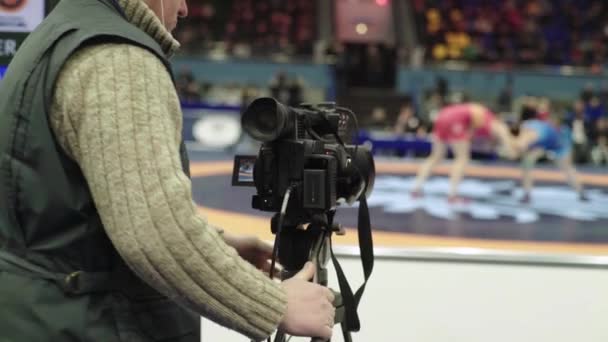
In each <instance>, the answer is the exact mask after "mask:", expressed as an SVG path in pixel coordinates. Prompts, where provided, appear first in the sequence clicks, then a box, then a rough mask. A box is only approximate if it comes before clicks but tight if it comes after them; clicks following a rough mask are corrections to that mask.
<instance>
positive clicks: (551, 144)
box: [523, 120, 571, 159]
mask: <svg viewBox="0 0 608 342" xmlns="http://www.w3.org/2000/svg"><path fill="white" fill-rule="evenodd" d="M523 128H525V129H529V130H532V131H534V132H536V134H537V135H538V138H537V140H536V141H535V142H534V143H533V144H532V145H530V147H529V149H530V150H532V149H535V148H541V149H543V150H545V151H550V152H552V153H554V154H555V156H556V157H557V158H558V159H562V158H563V157H565V156H567V155H568V153H569V152H570V147H571V144H570V142H569V137H568V134H567V132H564V131H562V130H560V129H558V128H556V127H555V126H553V125H551V124H550V123H548V122H545V121H541V120H528V121H525V122H524V124H523ZM563 129H566V128H563Z"/></svg>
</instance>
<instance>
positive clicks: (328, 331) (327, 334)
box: [319, 325, 334, 340]
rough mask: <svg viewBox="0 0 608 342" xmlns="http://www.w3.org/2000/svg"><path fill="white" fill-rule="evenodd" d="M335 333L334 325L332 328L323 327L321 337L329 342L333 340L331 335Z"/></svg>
mask: <svg viewBox="0 0 608 342" xmlns="http://www.w3.org/2000/svg"><path fill="white" fill-rule="evenodd" d="M333 332H334V330H333V325H332V326H331V327H328V326H323V328H322V329H321V330H320V334H319V337H321V338H323V339H325V340H329V339H331V335H332V334H333Z"/></svg>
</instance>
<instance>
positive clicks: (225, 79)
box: [172, 57, 334, 90]
mask: <svg viewBox="0 0 608 342" xmlns="http://www.w3.org/2000/svg"><path fill="white" fill-rule="evenodd" d="M172 63H173V67H174V70H175V71H176V72H179V71H180V70H182V69H184V68H185V69H189V70H191V71H192V72H193V74H194V76H195V77H196V79H197V80H201V81H206V82H213V83H216V84H227V83H240V84H245V83H250V84H255V85H257V86H267V85H268V84H269V83H270V81H271V80H272V79H273V77H274V76H275V75H276V74H277V73H278V72H280V71H284V72H287V73H289V74H292V75H297V76H298V77H299V78H300V79H302V80H303V81H304V82H305V83H306V85H307V86H310V87H315V88H322V89H325V90H329V89H330V88H332V86H333V82H334V77H333V73H332V69H331V67H330V66H328V65H324V64H313V63H273V62H268V61H249V60H225V61H213V60H206V59H200V58H186V57H176V58H174V59H173V60H172Z"/></svg>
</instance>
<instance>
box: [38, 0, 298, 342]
mask: <svg viewBox="0 0 608 342" xmlns="http://www.w3.org/2000/svg"><path fill="white" fill-rule="evenodd" d="M119 2H120V5H121V6H122V7H123V9H124V10H125V13H126V14H127V17H128V18H129V20H130V21H131V23H132V24H134V25H136V26H138V27H139V28H140V29H142V30H143V31H145V32H147V33H148V34H149V35H150V36H152V37H153V38H154V39H155V40H157V41H158V42H159V43H160V45H161V46H162V48H163V49H164V51H165V52H166V53H167V55H171V54H172V53H173V52H174V51H175V50H176V49H177V48H178V47H179V44H178V43H177V42H176V41H175V40H174V39H173V38H172V36H171V35H170V33H169V32H168V31H167V30H165V28H164V27H163V26H162V24H161V23H160V21H159V19H158V18H157V17H156V16H155V14H154V13H153V12H152V11H151V10H150V9H149V8H148V7H147V5H146V4H145V3H144V2H143V0H120V1H119ZM50 119H51V125H52V128H53V130H54V132H55V135H56V136H57V139H58V141H59V143H60V145H61V146H62V147H63V148H64V149H65V151H66V152H67V153H68V155H70V156H71V157H72V158H73V159H74V160H76V161H77V162H78V164H79V165H80V167H81V168H82V171H83V173H84V175H85V177H86V179H87V182H88V184H89V186H90V189H91V192H92V194H93V198H94V201H95V204H96V206H97V209H98V211H99V214H100V216H101V219H102V221H103V225H104V227H105V230H106V232H107V234H108V236H109V237H110V239H111V240H112V242H113V244H114V246H116V249H117V250H118V252H119V253H120V254H121V256H122V257H123V258H124V259H125V261H126V262H127V263H128V265H129V266H130V267H131V268H132V269H133V270H134V271H135V272H136V273H137V274H138V275H139V276H140V277H141V278H142V279H144V280H145V281H146V282H148V283H150V284H151V285H153V286H154V287H155V288H157V289H158V290H159V291H161V292H162V293H164V294H165V295H167V296H169V297H170V298H172V299H174V300H175V301H177V302H179V303H181V304H182V305H184V306H186V307H188V308H190V309H193V310H195V311H196V312H198V313H200V314H201V315H203V316H205V317H208V318H210V319H212V320H214V321H216V322H219V323H220V324H222V325H224V326H227V327H229V328H232V329H234V330H237V331H239V332H241V333H243V334H245V335H247V336H249V337H250V338H253V339H256V340H261V339H264V338H265V337H267V336H268V335H270V333H272V331H274V330H275V329H276V327H277V325H278V323H279V321H280V319H281V317H282V315H283V313H284V311H285V310H286V296H285V293H284V290H283V289H282V287H281V286H280V285H279V284H277V283H275V282H273V281H271V280H270V279H268V278H267V277H266V276H264V275H263V274H262V273H261V272H259V271H258V270H256V269H255V268H254V267H253V266H251V265H250V264H249V263H247V262H246V261H244V260H243V259H241V258H240V257H239V256H238V254H237V253H236V251H235V250H234V249H233V248H231V247H229V246H228V245H226V243H225V242H224V240H223V239H222V237H221V235H220V234H219V233H218V232H217V231H216V230H215V229H213V228H212V227H211V226H210V225H209V224H208V223H207V221H206V219H205V218H203V217H200V216H199V215H198V214H197V210H196V206H195V204H194V203H193V200H192V194H191V182H190V180H189V179H188V178H187V177H186V175H185V174H184V173H183V172H182V170H181V164H180V158H179V144H180V140H181V128H182V113H181V110H180V103H179V99H178V97H177V94H176V91H175V88H174V86H173V84H172V81H171V78H170V75H169V74H168V73H167V71H166V69H165V67H164V66H163V64H162V63H161V61H160V60H159V59H158V58H156V57H155V56H154V55H153V54H151V53H150V52H148V51H147V50H144V49H142V48H140V47H136V46H133V45H128V44H103V45H95V46H91V47H87V48H84V49H82V50H80V51H78V52H77V53H76V54H75V55H74V56H72V57H71V58H70V59H69V60H68V62H67V64H66V65H65V66H64V68H63V69H62V71H61V73H60V75H59V79H58V81H57V84H56V89H55V95H54V99H53V105H52V108H51V113H50Z"/></svg>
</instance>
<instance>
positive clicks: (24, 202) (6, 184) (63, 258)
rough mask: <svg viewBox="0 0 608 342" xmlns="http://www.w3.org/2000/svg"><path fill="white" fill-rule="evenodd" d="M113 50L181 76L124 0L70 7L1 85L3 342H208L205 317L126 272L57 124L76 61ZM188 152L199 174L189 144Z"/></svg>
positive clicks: (67, 3) (75, 0)
mask: <svg viewBox="0 0 608 342" xmlns="http://www.w3.org/2000/svg"><path fill="white" fill-rule="evenodd" d="M106 42H122V43H126V44H133V45H137V46H140V47H143V48H146V49H148V50H149V51H150V52H152V53H154V54H155V55H156V56H157V57H158V58H159V59H160V60H161V61H162V62H163V63H164V64H165V66H166V67H167V71H168V72H169V73H171V69H170V65H169V62H168V61H167V59H166V57H165V55H164V54H163V52H162V50H161V48H160V46H159V44H158V43H157V42H156V41H155V40H154V39H152V38H151V37H150V36H149V35H147V34H146V33H145V32H143V31H142V30H140V29H139V28H137V27H135V26H134V25H132V24H130V23H129V22H128V21H127V20H126V18H125V17H124V13H122V10H121V9H120V7H118V5H117V4H116V3H115V0H62V1H61V2H59V4H58V6H57V7H56V8H55V9H54V10H53V12H52V13H51V14H50V15H49V16H48V17H47V18H46V19H45V20H44V21H43V23H42V24H41V25H40V26H39V27H38V28H37V29H36V30H35V31H34V32H33V33H32V34H31V35H30V36H29V37H28V38H27V39H26V41H25V42H24V43H23V45H22V46H21V48H20V49H19V51H18V52H17V54H16V56H15V57H14V58H13V61H12V62H11V64H10V65H9V68H8V70H7V72H6V75H5V78H4V79H3V80H2V81H1V82H0V340H2V341H5V340H6V341H25V342H29V341H36V342H40V341H104V342H105V341H161V340H162V341H188V342H190V341H192V342H195V341H196V342H199V341H200V337H199V325H200V318H199V316H197V315H195V314H193V313H191V312H190V311H187V310H185V309H182V308H181V307H178V306H177V305H176V304H174V303H172V302H171V301H169V300H168V299H166V298H165V297H163V296H162V295H160V294H159V293H158V292H156V291H155V290H153V289H152V288H150V287H149V286H147V285H146V284H145V283H144V282H143V281H142V280H140V279H139V278H138V277H137V276H135V275H134V274H133V273H132V272H131V271H130V270H129V268H128V267H126V266H125V263H124V261H123V260H122V259H121V258H120V256H119V255H118V253H117V252H116V250H115V248H114V247H113V245H112V244H111V242H110V240H109V239H108V237H107V235H106V234H105V231H104V229H103V226H102V224H101V221H100V218H99V215H98V213H97V210H96V208H95V204H94V202H93V199H92V197H91V194H90V191H89V189H88V186H87V183H86V181H85V178H84V176H83V174H82V172H81V170H80V168H79V166H78V164H77V163H75V162H74V161H73V160H71V159H70V158H69V157H68V156H67V155H66V154H65V153H64V151H62V149H61V147H60V146H59V145H58V143H57V141H56V139H55V137H54V135H53V132H52V130H51V127H50V125H49V121H48V114H49V108H50V104H51V102H52V98H53V89H54V84H55V82H56V79H57V76H58V74H59V71H60V70H61V68H62V67H63V65H64V64H65V62H66V61H67V60H68V59H69V58H70V56H71V55H72V54H73V53H74V52H75V51H77V50H78V49H80V48H82V47H85V46H90V45H93V44H100V43H106ZM181 152H182V153H181V154H182V165H183V168H184V172H186V173H188V172H187V171H188V160H187V157H186V153H185V149H184V148H183V144H182V151H181ZM126 228H128V227H126Z"/></svg>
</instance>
